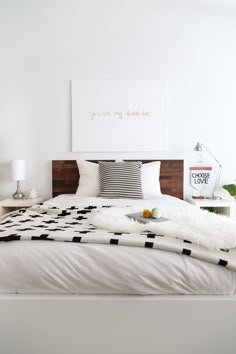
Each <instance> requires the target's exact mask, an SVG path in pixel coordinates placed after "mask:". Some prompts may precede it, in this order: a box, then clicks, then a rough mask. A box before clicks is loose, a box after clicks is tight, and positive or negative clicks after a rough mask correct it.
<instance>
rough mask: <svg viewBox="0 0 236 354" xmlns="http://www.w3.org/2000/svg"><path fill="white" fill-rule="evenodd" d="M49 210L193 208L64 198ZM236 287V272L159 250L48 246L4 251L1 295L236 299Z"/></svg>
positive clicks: (166, 199) (169, 202) (4, 246)
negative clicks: (224, 296)
mask: <svg viewBox="0 0 236 354" xmlns="http://www.w3.org/2000/svg"><path fill="white" fill-rule="evenodd" d="M46 204H47V205H49V206H51V207H53V206H56V207H60V208H65V207H66V206H67V205H77V206H85V205H94V206H104V205H113V206H127V205H130V206H132V205H135V206H140V208H146V207H149V208H150V207H156V206H168V207H169V206H173V207H175V208H176V207H182V206H185V207H186V208H194V207H193V206H191V205H189V204H187V203H185V202H184V201H181V200H179V199H177V198H174V197H170V196H164V195H162V196H160V197H159V198H156V199H153V200H135V201H134V200H130V199H129V200H127V199H116V200H113V199H109V200H108V199H103V198H92V197H90V198H87V197H77V196H74V195H64V196H59V197H56V198H53V199H51V200H49V201H48V202H47V203H46ZM235 284H236V281H235V272H234V271H231V270H229V269H226V268H223V267H219V266H217V265H215V264H212V263H209V262H205V261H201V260H198V259H194V258H191V257H187V256H185V255H181V254H177V253H174V252H168V251H163V250H157V249H145V248H139V247H126V246H119V247H114V246H113V245H109V244H82V243H79V244H78V243H71V242H48V241H37V242H32V241H12V242H7V243H1V245H0V293H28V294H29V293H54V294H55V293H57V294H63V293H75V294H138V295H157V294H234V293H235Z"/></svg>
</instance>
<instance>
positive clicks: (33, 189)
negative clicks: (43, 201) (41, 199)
mask: <svg viewBox="0 0 236 354" xmlns="http://www.w3.org/2000/svg"><path fill="white" fill-rule="evenodd" d="M37 196H38V192H37V191H36V189H35V188H31V190H30V192H29V198H30V199H35V198H37Z"/></svg>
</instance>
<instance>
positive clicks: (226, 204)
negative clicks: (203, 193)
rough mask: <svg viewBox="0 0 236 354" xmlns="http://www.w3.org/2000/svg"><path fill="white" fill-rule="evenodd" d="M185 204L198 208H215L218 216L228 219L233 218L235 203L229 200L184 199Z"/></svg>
mask: <svg viewBox="0 0 236 354" xmlns="http://www.w3.org/2000/svg"><path fill="white" fill-rule="evenodd" d="M186 202H188V203H190V204H192V205H195V206H196V207H198V208H216V209H217V212H219V214H223V215H226V216H228V217H230V218H234V217H235V202H231V201H229V200H224V199H219V200H213V199H193V198H190V197H188V198H186Z"/></svg>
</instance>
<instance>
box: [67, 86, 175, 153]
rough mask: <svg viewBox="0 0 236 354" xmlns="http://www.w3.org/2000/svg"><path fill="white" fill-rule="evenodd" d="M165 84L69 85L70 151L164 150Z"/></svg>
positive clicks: (165, 128) (165, 147)
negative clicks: (70, 88) (70, 110)
mask: <svg viewBox="0 0 236 354" xmlns="http://www.w3.org/2000/svg"><path fill="white" fill-rule="evenodd" d="M167 91H168V88H167V81H165V80H74V81H72V151H74V152H76V151H78V152H122V151H125V152H151V151H154V152H155V151H166V150H167Z"/></svg>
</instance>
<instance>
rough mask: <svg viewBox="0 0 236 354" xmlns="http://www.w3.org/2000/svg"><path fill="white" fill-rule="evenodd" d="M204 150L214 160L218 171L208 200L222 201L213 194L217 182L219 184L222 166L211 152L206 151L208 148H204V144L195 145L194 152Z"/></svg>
mask: <svg viewBox="0 0 236 354" xmlns="http://www.w3.org/2000/svg"><path fill="white" fill-rule="evenodd" d="M203 148H204V149H205V150H206V151H207V152H208V154H209V155H210V156H211V157H212V158H213V159H214V160H215V162H216V163H217V165H218V171H217V175H216V180H215V183H214V187H213V191H212V193H211V198H209V199H214V200H217V199H222V198H221V197H219V196H216V195H215V193H216V189H217V187H218V185H219V182H220V176H221V171H222V165H221V163H220V162H219V161H218V160H217V159H216V157H215V156H214V155H213V154H212V152H211V151H210V150H209V149H208V147H206V145H204V144H201V143H199V142H198V143H197V145H196V146H195V147H194V149H193V150H194V151H199V152H200V151H202V149H203Z"/></svg>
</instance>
